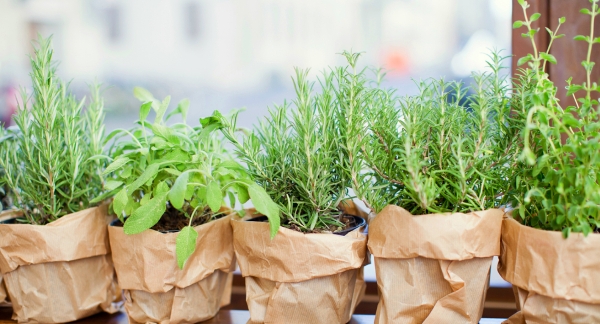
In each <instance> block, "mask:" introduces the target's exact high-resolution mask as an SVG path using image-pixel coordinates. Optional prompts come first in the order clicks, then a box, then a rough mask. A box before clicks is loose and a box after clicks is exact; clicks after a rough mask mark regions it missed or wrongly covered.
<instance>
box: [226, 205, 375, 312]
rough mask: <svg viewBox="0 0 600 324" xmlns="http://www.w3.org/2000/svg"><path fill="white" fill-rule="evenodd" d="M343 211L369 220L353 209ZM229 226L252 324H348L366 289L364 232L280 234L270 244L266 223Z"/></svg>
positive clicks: (287, 231)
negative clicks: (243, 282) (231, 230)
mask: <svg viewBox="0 0 600 324" xmlns="http://www.w3.org/2000/svg"><path fill="white" fill-rule="evenodd" d="M350 204H351V203H350ZM344 207H345V208H348V209H347V210H348V211H352V213H356V214H358V215H356V216H360V217H363V218H366V217H367V215H366V214H365V213H362V212H361V211H359V210H357V209H355V208H354V206H353V205H352V204H351V205H350V206H343V208H344ZM246 214H253V213H252V211H248V212H247V213H246ZM231 224H232V227H233V238H234V247H235V253H236V257H237V259H238V263H239V265H240V270H241V272H242V275H243V276H244V277H245V280H246V301H247V302H248V309H249V310H250V320H249V321H248V323H298V324H302V323H310V324H315V323H327V324H332V323H340V324H341V323H347V322H348V321H349V320H350V318H351V316H352V313H353V312H354V309H355V308H356V306H357V305H358V303H359V302H360V300H361V299H362V297H363V296H364V292H365V288H366V285H365V282H364V278H363V270H362V267H363V265H364V264H365V262H367V235H366V233H365V230H366V228H363V227H361V228H358V229H356V230H354V231H352V232H350V233H348V234H347V235H346V236H340V235H336V234H303V233H300V232H297V231H293V230H290V229H286V228H280V229H279V232H278V233H277V235H276V236H275V238H273V239H272V240H271V238H270V235H269V225H268V224H267V223H261V222H248V221H245V220H240V219H239V218H237V219H236V218H233V219H232V221H231Z"/></svg>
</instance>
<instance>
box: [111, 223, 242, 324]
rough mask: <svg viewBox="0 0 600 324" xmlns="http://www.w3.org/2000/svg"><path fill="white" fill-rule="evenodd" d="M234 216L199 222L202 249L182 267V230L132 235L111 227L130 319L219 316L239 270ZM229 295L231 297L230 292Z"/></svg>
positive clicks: (173, 321) (168, 322) (171, 322)
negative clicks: (179, 239) (179, 240)
mask: <svg viewBox="0 0 600 324" xmlns="http://www.w3.org/2000/svg"><path fill="white" fill-rule="evenodd" d="M229 219H230V217H229V216H226V217H222V218H220V219H217V220H214V221H212V222H210V223H206V224H203V225H200V226H196V227H195V228H196V231H197V232H198V239H197V241H196V250H195V251H194V253H193V254H192V255H191V256H190V258H189V259H188V260H187V262H186V264H185V266H184V268H183V269H182V270H181V269H179V267H178V266H177V257H176V254H175V242H176V241H175V240H176V238H177V234H178V233H160V232H157V231H154V230H147V231H144V232H142V233H139V234H135V235H127V234H125V233H124V232H123V227H118V226H110V227H109V229H108V232H109V236H110V245H111V248H112V251H113V260H114V263H115V269H116V271H117V277H118V279H119V286H120V287H121V288H122V289H123V290H124V291H123V294H124V298H125V309H126V310H127V314H128V316H129V321H130V323H164V324H177V323H196V322H200V321H204V320H207V319H209V318H211V317H214V316H215V315H216V314H217V312H218V311H219V308H220V307H221V306H224V305H226V304H228V303H229V300H230V298H231V296H230V295H231V280H232V277H231V276H232V273H233V271H234V270H235V257H234V253H233V244H232V240H233V238H232V233H231V225H230V224H229ZM227 294H228V295H227Z"/></svg>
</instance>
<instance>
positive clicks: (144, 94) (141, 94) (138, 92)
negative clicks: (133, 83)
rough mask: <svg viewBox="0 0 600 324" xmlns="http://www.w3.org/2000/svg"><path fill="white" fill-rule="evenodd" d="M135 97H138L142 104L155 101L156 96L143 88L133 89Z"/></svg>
mask: <svg viewBox="0 0 600 324" xmlns="http://www.w3.org/2000/svg"><path fill="white" fill-rule="evenodd" d="M133 96H134V97H136V98H137V99H138V100H139V101H141V102H148V101H150V102H153V101H154V100H155V99H154V96H152V94H151V93H150V91H148V90H146V89H144V88H142V87H135V88H133Z"/></svg>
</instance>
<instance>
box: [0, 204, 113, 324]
mask: <svg viewBox="0 0 600 324" xmlns="http://www.w3.org/2000/svg"><path fill="white" fill-rule="evenodd" d="M106 207H107V206H106V205H102V206H99V207H94V208H89V209H85V210H82V211H80V212H77V213H73V214H69V215H66V216H63V217H61V218H60V219H58V220H56V221H54V222H52V223H50V224H47V225H44V226H39V225H28V224H10V225H9V224H0V271H1V272H2V274H3V281H4V282H5V284H6V290H7V292H8V295H9V296H10V300H11V302H12V305H13V319H14V320H17V321H18V322H19V323H65V322H71V321H75V320H78V319H81V318H84V317H87V316H90V315H93V314H96V313H99V312H101V311H105V312H109V313H114V312H117V311H118V310H119V305H118V304H117V303H113V302H114V300H115V295H114V289H115V280H114V279H115V278H114V269H113V264H112V260H111V257H110V248H109V245H108V236H107V232H106V221H107V214H106Z"/></svg>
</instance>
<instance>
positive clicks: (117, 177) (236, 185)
mask: <svg viewBox="0 0 600 324" xmlns="http://www.w3.org/2000/svg"><path fill="white" fill-rule="evenodd" d="M134 94H135V96H136V97H137V98H138V99H139V100H141V101H142V102H143V104H142V105H141V107H140V113H139V120H138V121H137V122H136V126H135V127H134V128H133V129H131V130H125V129H117V130H115V131H113V132H112V133H111V134H109V135H108V141H112V144H111V146H110V149H109V152H110V153H109V154H110V159H112V162H111V163H110V164H109V165H108V167H107V168H106V170H104V174H105V175H109V174H110V175H112V178H111V180H108V181H107V182H106V186H107V187H108V188H109V190H110V192H109V193H107V194H106V195H105V196H106V197H108V196H112V195H114V200H113V202H112V210H113V211H114V213H115V214H116V215H117V216H118V217H119V219H121V221H122V222H123V223H124V226H123V229H124V231H125V233H126V234H137V233H141V232H143V231H145V230H147V229H150V228H153V227H154V226H155V225H157V223H159V221H161V220H162V221H163V223H167V224H170V226H171V227H173V224H175V226H177V224H181V223H183V224H184V225H185V224H187V225H185V226H179V227H182V228H168V229H167V230H179V234H178V236H177V240H176V253H177V263H178V266H179V268H183V266H184V264H185V262H186V260H187V259H188V258H189V257H190V256H191V255H192V253H193V252H194V250H195V245H196V239H197V237H198V233H197V232H196V231H195V229H194V227H193V224H202V223H206V222H209V221H211V220H213V219H215V218H217V217H219V216H223V213H220V212H219V211H220V209H221V207H222V206H223V204H224V201H225V197H228V200H229V203H230V204H231V206H232V207H234V206H235V204H236V201H239V202H240V203H242V204H243V203H245V202H246V201H248V200H249V199H250V198H251V197H252V196H255V195H257V194H258V195H261V194H262V195H263V196H266V193H264V190H263V189H262V188H261V187H259V186H258V185H256V184H255V183H254V182H253V181H252V180H251V179H250V178H249V175H248V174H247V172H246V171H245V169H244V168H243V167H242V166H241V165H239V164H238V163H237V162H236V161H234V160H233V159H232V158H231V157H230V155H229V154H228V152H227V151H226V150H225V149H224V147H223V146H222V143H221V141H220V140H219V138H217V137H216V136H215V135H216V134H217V133H216V132H215V131H216V126H208V125H207V122H206V121H204V122H203V123H202V124H201V125H198V126H196V127H192V126H190V125H188V124H187V123H186V122H185V121H186V115H187V111H188V107H189V101H188V100H187V99H184V100H182V101H181V102H179V104H178V105H177V108H176V109H174V110H173V111H172V112H170V113H169V114H166V112H167V108H168V107H169V102H170V97H169V96H168V97H166V98H165V99H164V100H162V101H159V100H156V99H155V98H154V97H153V96H152V94H151V93H150V92H148V91H147V90H145V89H142V88H135V90H134ZM151 110H153V111H154V113H155V118H154V121H153V122H149V121H148V116H149V114H150V111H151ZM165 114H166V115H165ZM175 115H180V116H181V119H182V120H183V122H181V123H175V124H173V125H170V126H167V125H166V121H168V120H169V119H170V118H171V117H172V116H175ZM205 126H206V127H205ZM104 198H105V197H99V198H98V199H97V200H102V199H104ZM259 211H260V210H259ZM169 218H171V219H169ZM182 220H183V222H182ZM194 222H195V223H194Z"/></svg>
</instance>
